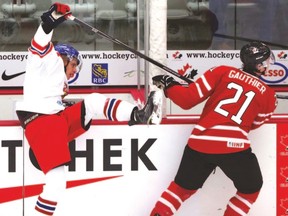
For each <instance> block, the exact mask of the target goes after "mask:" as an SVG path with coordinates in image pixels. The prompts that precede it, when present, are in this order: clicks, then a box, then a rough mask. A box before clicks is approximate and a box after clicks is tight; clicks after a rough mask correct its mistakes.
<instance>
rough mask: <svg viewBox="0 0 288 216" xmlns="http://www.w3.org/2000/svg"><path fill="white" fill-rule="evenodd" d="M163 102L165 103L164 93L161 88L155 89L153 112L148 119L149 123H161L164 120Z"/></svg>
mask: <svg viewBox="0 0 288 216" xmlns="http://www.w3.org/2000/svg"><path fill="white" fill-rule="evenodd" d="M162 103H163V94H162V92H161V90H157V91H155V93H154V95H153V105H154V107H153V112H152V114H151V116H150V118H149V119H148V124H155V125H159V124H160V123H161V121H162Z"/></svg>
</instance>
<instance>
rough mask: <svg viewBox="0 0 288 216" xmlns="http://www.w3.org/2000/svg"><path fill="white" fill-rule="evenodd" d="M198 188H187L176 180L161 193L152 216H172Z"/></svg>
mask: <svg viewBox="0 0 288 216" xmlns="http://www.w3.org/2000/svg"><path fill="white" fill-rule="evenodd" d="M196 191H197V190H187V189H184V188H182V187H180V186H179V185H177V184H176V183H175V182H174V181H173V182H171V183H170V185H169V187H168V188H167V189H166V190H165V191H164V192H163V193H162V194H161V197H160V199H159V200H158V201H157V202H156V204H155V207H154V209H153V210H152V212H151V214H150V216H156V215H157V214H158V215H161V216H162V215H163V216H171V215H174V213H175V212H176V211H177V210H178V209H179V208H180V206H181V204H182V203H183V202H184V201H185V200H186V199H188V198H189V197H190V196H192V195H193V194H194V193H195V192H196Z"/></svg>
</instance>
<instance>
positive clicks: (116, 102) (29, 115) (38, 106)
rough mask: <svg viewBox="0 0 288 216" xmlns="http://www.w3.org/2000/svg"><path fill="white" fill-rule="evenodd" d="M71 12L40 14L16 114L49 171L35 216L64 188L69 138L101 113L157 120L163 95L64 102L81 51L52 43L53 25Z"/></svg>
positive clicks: (59, 9)
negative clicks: (141, 101) (142, 101)
mask: <svg viewBox="0 0 288 216" xmlns="http://www.w3.org/2000/svg"><path fill="white" fill-rule="evenodd" d="M69 15H71V12H70V8H69V6H68V5H65V4H61V3H55V4H53V5H52V6H51V7H50V9H49V10H48V11H47V12H44V13H43V14H42V16H41V20H42V22H41V24H40V26H39V27H38V29H37V31H36V33H35V35H34V38H33V39H32V41H31V46H30V48H29V49H28V51H29V54H28V59H27V65H26V75H25V80H24V84H23V91H24V95H23V101H21V102H18V103H17V104H16V112H17V115H18V118H19V120H20V123H21V125H22V127H23V128H24V129H25V136H26V138H27V140H28V142H29V145H30V147H31V149H32V150H33V153H34V155H35V156H36V159H37V162H38V164H39V166H40V168H41V170H42V171H43V173H44V174H45V186H44V187H43V191H42V193H41V194H40V195H39V197H38V200H37V203H36V205H35V211H34V212H33V215H29V216H40V215H42V216H43V215H53V214H54V211H55V210H56V206H57V202H58V199H59V197H60V195H61V194H62V193H63V192H64V191H65V189H66V179H65V177H64V176H65V169H64V164H66V163H68V162H69V161H70V152H69V146H68V143H69V141H71V140H73V139H75V138H76V137H78V136H79V135H81V134H83V133H84V132H85V131H87V130H88V129H89V127H90V123H91V120H92V118H94V117H95V116H96V117H97V115H98V116H99V115H103V114H104V116H105V117H106V118H107V119H109V120H112V121H127V122H128V123H129V125H134V124H143V123H144V124H158V123H160V121H161V111H160V110H161V97H159V96H160V95H157V93H155V92H151V93H150V95H149V97H148V100H147V103H146V105H145V106H144V108H143V109H139V108H138V107H137V106H135V105H134V104H131V103H128V102H125V101H122V100H120V99H116V98H108V97H106V96H104V95H102V94H98V93H92V94H89V95H88V96H87V97H85V99H84V100H83V101H81V102H78V103H75V104H73V105H72V106H65V104H64V103H63V98H64V97H65V95H67V94H68V91H69V88H68V80H69V79H70V78H71V77H73V76H74V75H75V73H78V72H79V71H80V69H81V65H82V61H81V58H80V55H79V52H78V51H77V50H76V49H74V48H73V47H71V46H69V45H67V44H58V45H55V47H54V45H53V43H52V42H51V39H52V35H53V29H55V28H56V27H57V26H58V25H59V24H61V23H62V22H64V21H65V20H66V18H67V16H69Z"/></svg>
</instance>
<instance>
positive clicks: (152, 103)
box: [128, 91, 162, 126]
mask: <svg viewBox="0 0 288 216" xmlns="http://www.w3.org/2000/svg"><path fill="white" fill-rule="evenodd" d="M161 120H162V93H161V92H160V91H156V92H155V91H151V92H150V94H149V96H148V100H147V103H146V104H145V106H144V107H143V109H138V107H135V108H134V109H133V111H132V113H131V118H130V121H129V122H128V124H129V125H130V126H131V125H135V124H160V122H161Z"/></svg>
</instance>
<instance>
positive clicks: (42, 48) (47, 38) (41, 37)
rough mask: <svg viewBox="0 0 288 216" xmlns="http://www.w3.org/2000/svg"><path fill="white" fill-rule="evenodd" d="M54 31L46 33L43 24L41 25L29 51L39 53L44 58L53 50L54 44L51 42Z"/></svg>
mask: <svg viewBox="0 0 288 216" xmlns="http://www.w3.org/2000/svg"><path fill="white" fill-rule="evenodd" d="M52 34H53V31H52V32H50V33H49V34H46V33H45V32H44V30H43V28H42V26H41V25H39V27H38V29H37V31H36V33H35V35H34V38H33V39H32V41H31V46H30V47H29V49H28V50H29V51H30V52H31V53H32V54H35V55H38V56H39V57H40V58H43V57H44V56H45V55H47V54H48V53H50V52H51V50H52V49H53V44H52V43H51V39H52Z"/></svg>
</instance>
